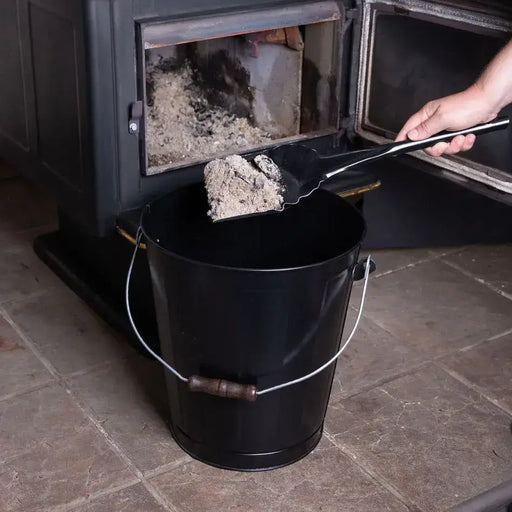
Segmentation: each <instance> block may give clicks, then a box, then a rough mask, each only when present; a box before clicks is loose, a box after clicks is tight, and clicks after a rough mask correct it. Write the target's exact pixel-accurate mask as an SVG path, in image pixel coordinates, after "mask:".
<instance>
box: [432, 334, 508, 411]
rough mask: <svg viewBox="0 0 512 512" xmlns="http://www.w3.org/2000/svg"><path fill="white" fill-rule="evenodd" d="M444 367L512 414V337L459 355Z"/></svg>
mask: <svg viewBox="0 0 512 512" xmlns="http://www.w3.org/2000/svg"><path fill="white" fill-rule="evenodd" d="M441 363H442V364H443V366H446V367H447V368H449V369H451V370H453V371H454V372H455V373H457V374H458V375H460V376H462V377H463V378H464V379H466V380H468V381H469V382H471V383H472V384H474V385H476V386H478V387H479V388H480V389H481V390H482V392H483V393H485V394H486V396H489V397H491V398H493V399H495V400H498V401H499V402H500V403H501V404H502V405H503V406H504V407H506V408H507V409H508V410H509V411H510V412H512V335H508V336H504V337H502V338H498V339H496V340H493V341H487V342H486V343H484V344H482V345H478V346H476V347H473V348H470V349H468V350H465V351H463V352H458V353H456V354H453V355H451V356H448V357H446V358H444V359H442V360H441Z"/></svg>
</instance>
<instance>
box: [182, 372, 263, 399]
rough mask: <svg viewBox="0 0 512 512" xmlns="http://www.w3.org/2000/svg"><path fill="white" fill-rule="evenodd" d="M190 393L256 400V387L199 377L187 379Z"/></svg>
mask: <svg viewBox="0 0 512 512" xmlns="http://www.w3.org/2000/svg"><path fill="white" fill-rule="evenodd" d="M188 388H189V389H190V391H195V392H199V393H208V394H209V395H215V396H222V397H224V398H238V399H239V400H248V401H249V402H254V401H255V400H256V397H257V395H256V391H257V388H256V386H252V385H250V384H238V383H237V382H230V381H229V380H222V379H208V378H207V377H201V376H199V375H191V376H190V377H189V378H188Z"/></svg>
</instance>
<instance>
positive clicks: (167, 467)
mask: <svg viewBox="0 0 512 512" xmlns="http://www.w3.org/2000/svg"><path fill="white" fill-rule="evenodd" d="M193 461H194V459H193V458H192V457H191V456H190V455H186V454H185V455H184V456H183V457H181V458H179V459H177V460H175V461H173V462H169V463H167V464H163V465H162V466H158V467H157V468H154V469H150V470H148V471H145V472H144V478H146V479H150V478H153V477H155V476H159V475H162V474H164V473H167V472H168V471H171V470H173V469H176V468H179V467H180V466H184V465H185V464H188V463H189V462H193Z"/></svg>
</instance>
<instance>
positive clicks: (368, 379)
mask: <svg viewBox="0 0 512 512" xmlns="http://www.w3.org/2000/svg"><path fill="white" fill-rule="evenodd" d="M356 316H357V314H356V313H355V312H354V311H350V310H349V314H348V315H347V317H348V319H347V321H346V323H345V332H344V335H343V337H342V343H343V342H344V341H345V340H346V339H347V338H348V335H349V334H350V332H351V331H352V327H353V326H354V323H355V319H356ZM425 359H426V356H425V355H422V354H420V353H419V352H417V351H416V350H414V349H413V348H411V347H408V346H407V345H406V344H405V343H403V342H401V341H399V340H398V339H396V338H395V337H394V336H392V335H391V334H389V333H388V332H386V331H384V330H383V329H381V328H380V327H379V326H378V325H375V324H374V323H373V322H372V321H371V320H370V319H368V318H365V317H364V316H363V317H362V318H361V322H360V324H359V328H358V330H357V331H356V333H355V335H354V337H353V338H352V341H351V342H350V344H349V345H348V347H347V348H346V350H345V352H344V353H343V354H342V355H341V356H340V359H339V361H338V364H337V367H336V373H335V374H334V381H333V385H332V390H331V401H336V400H339V399H340V398H346V397H347V396H350V395H353V394H355V393H358V392H360V391H363V390H365V389H369V388H370V387H373V386H375V385H376V384H377V383H379V382H383V381H384V380H388V379H390V378H391V377H393V376H394V375H398V374H400V373H404V372H406V371H407V370H409V369H411V368H413V367H415V366H417V365H419V364H421V363H422V362H423V361H425Z"/></svg>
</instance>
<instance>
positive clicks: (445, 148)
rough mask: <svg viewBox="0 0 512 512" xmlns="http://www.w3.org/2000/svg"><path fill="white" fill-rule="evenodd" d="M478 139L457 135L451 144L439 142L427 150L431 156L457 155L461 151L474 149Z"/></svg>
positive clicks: (473, 136)
mask: <svg viewBox="0 0 512 512" xmlns="http://www.w3.org/2000/svg"><path fill="white" fill-rule="evenodd" d="M475 140H476V137H475V135H473V134H469V135H466V136H464V135H457V137H454V138H453V139H452V141H451V142H438V143H437V144H435V145H434V146H432V147H430V148H427V149H425V152H426V153H428V154H429V155H431V156H441V155H455V154H456V153H459V152H460V151H468V150H470V149H471V148H472V147H473V144H474V143H475Z"/></svg>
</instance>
